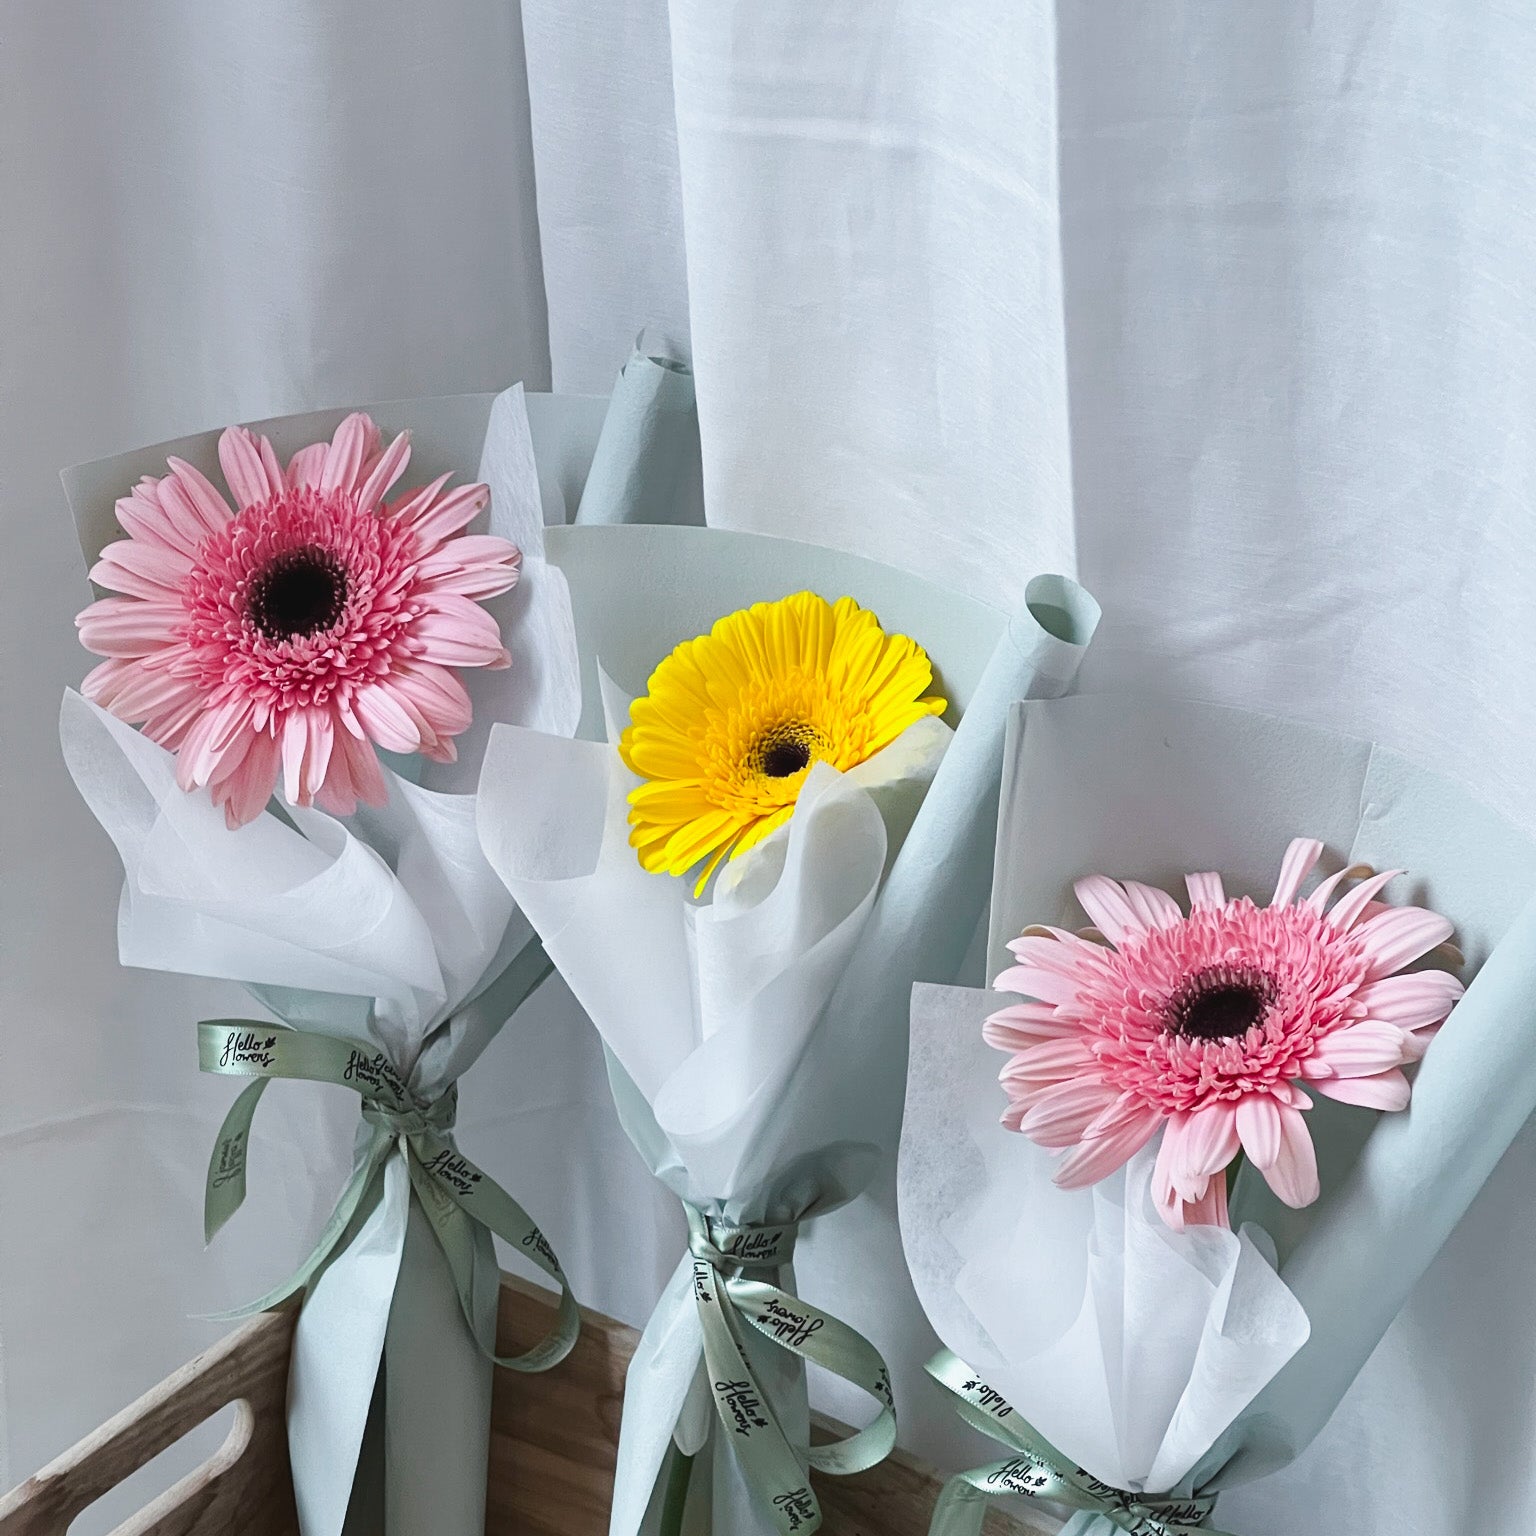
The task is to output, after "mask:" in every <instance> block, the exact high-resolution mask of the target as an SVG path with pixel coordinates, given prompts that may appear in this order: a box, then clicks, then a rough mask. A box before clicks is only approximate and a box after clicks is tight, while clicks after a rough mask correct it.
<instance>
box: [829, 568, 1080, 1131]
mask: <svg viewBox="0 0 1536 1536" xmlns="http://www.w3.org/2000/svg"><path fill="white" fill-rule="evenodd" d="M1099 613H1100V610H1099V605H1098V603H1097V602H1095V601H1094V599H1093V598H1092V597H1091V596H1090V595H1089V593H1088V592H1087V591H1085V590H1084V589H1083V588H1082V587H1080V586H1079V585H1078V584H1077V583H1076V582H1075V581H1072V580H1069V579H1068V578H1067V577H1065V576H1037V577H1035V579H1034V580H1033V581H1031V582H1030V584H1029V586H1028V588H1027V589H1026V593H1025V601H1024V605H1023V607H1022V608H1021V609H1020V610H1019V612H1018V613H1017V614H1016V615H1015V616H1014V617H1013V618H1012V619H1010V620H1009V622H1008V627H1007V629H1006V630H1005V631H1004V633H1003V637H1002V639H1001V640H1000V641H999V642H998V644H997V647H996V649H995V650H994V651H993V653H992V657H991V660H990V661H988V663H987V667H986V670H985V671H984V672H983V673H982V676H981V681H980V682H979V683H978V684H977V687H976V691H975V693H974V694H973V695H972V697H971V700H970V703H969V704H968V705H967V706H966V710H965V715H964V717H963V718H962V719H961V721H960V723H959V725H958V726H957V727H956V728H955V737H954V740H953V741H952V742H950V744H949V748H948V750H947V751H946V752H945V754H944V761H943V763H942V764H941V766H940V768H939V772H938V775H937V776H936V777H935V779H934V781H933V786H932V788H931V789H930V790H929V791H928V793H927V795H926V796H925V798H924V800H923V805H922V809H921V810H920V811H919V812H918V814H917V819H916V820H915V821H914V822H913V824H912V830H911V831H910V832H909V833H908V834H907V839H906V841H905V843H903V845H902V847H901V851H900V852H899V853H898V854H897V855H896V859H895V862H894V863H893V864H892V866H891V871H890V874H889V875H888V876H887V878H886V882H885V889H884V890H883V891H882V893H881V895H880V899H879V901H878V903H877V904H876V907H875V914H874V918H873V920H872V921H871V923H870V927H869V932H868V933H867V934H866V935H865V938H864V940H863V942H862V943H861V944H860V945H859V948H858V949H857V950H856V951H855V952H854V956H853V962H852V964H851V965H850V966H849V968H848V970H847V972H846V973H845V974H844V976H843V979H842V981H841V983H840V984H839V986H838V989H837V991H836V992H835V993H834V994H833V996H832V1001H831V1003H830V1004H829V1007H830V1008H831V1009H832V1010H834V1011H835V1010H837V1009H839V1008H854V1009H857V1010H858V1011H859V1012H860V1013H862V1014H863V1015H864V1016H865V1017H867V1018H870V1019H887V1020H891V1021H893V1022H892V1023H891V1025H890V1027H889V1029H888V1030H886V1031H884V1032H883V1033H882V1035H881V1040H880V1050H881V1055H882V1059H889V1056H894V1058H895V1061H896V1063H897V1064H899V1065H900V1066H901V1068H902V1070H901V1071H900V1072H897V1073H892V1074H890V1076H891V1078H892V1081H891V1082H889V1083H887V1084H885V1085H884V1086H885V1087H886V1088H888V1090H889V1092H888V1093H887V1094H886V1095H885V1097H886V1099H887V1100H888V1101H889V1102H888V1105H887V1108H888V1110H889V1112H890V1113H891V1114H893V1115H894V1114H897V1113H899V1111H900V1098H901V1091H902V1082H903V1080H904V1077H905V1060H906V1037H907V1030H906V1021H907V1009H908V998H909V994H910V992H911V989H912V984H913V982H916V981H943V982H948V981H953V980H954V979H955V976H956V973H957V972H958V971H959V969H960V966H961V964H962V962H963V961H964V959H965V954H966V950H967V949H968V948H969V947H970V944H971V941H972V939H973V938H974V937H975V934H976V930H977V927H978V925H979V924H980V922H981V917H982V913H983V912H984V911H985V909H986V904H987V896H988V892H989V891H990V890H991V885H992V856H993V849H994V844H995V842H996V837H997V794H998V786H999V784H1000V783H1001V781H1002V772H1003V751H1004V745H1005V742H1006V739H1007V734H1008V716H1009V712H1010V706H1011V705H1012V704H1013V702H1014V701H1015V700H1016V699H1049V698H1057V697H1059V696H1060V695H1061V694H1063V693H1065V692H1066V691H1067V689H1068V688H1069V687H1070V686H1071V684H1072V681H1073V679H1074V678H1075V677H1076V676H1077V669H1078V667H1079V665H1080V664H1081V662H1082V659H1083V654H1084V652H1085V650H1086V649H1087V646H1088V642H1089V641H1090V640H1091V639H1092V638H1093V633H1094V630H1095V629H1096V628H1097V627H1098V622H1099ZM887 1053H889V1056H888V1055H887Z"/></svg>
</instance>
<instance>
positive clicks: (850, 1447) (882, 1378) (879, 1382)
mask: <svg viewBox="0 0 1536 1536" xmlns="http://www.w3.org/2000/svg"><path fill="white" fill-rule="evenodd" d="M687 1213H688V1251H689V1252H690V1253H691V1254H692V1255H693V1296H694V1301H695V1303H696V1305H697V1306H698V1311H699V1322H700V1325H701V1327H702V1329H703V1335H704V1368H705V1370H706V1371H707V1372H708V1375H709V1386H710V1393H711V1396H712V1397H713V1399H714V1404H715V1411H716V1412H717V1413H718V1414H719V1416H720V1422H721V1424H722V1425H723V1426H724V1427H725V1431H726V1435H727V1443H728V1444H730V1445H731V1446H732V1447H733V1448H734V1450H735V1453H736V1457H737V1459H738V1461H739V1462H740V1463H741V1468H742V1471H743V1473H744V1474H745V1475H746V1478H747V1481H748V1483H749V1484H750V1485H751V1487H752V1489H753V1491H754V1493H756V1494H757V1495H758V1496H759V1497H760V1498H761V1500H762V1501H763V1505H764V1507H765V1508H766V1509H768V1510H769V1511H771V1513H772V1517H773V1522H774V1524H775V1525H776V1526H777V1527H778V1529H779V1530H780V1531H782V1532H783V1533H784V1536H791V1533H795V1532H799V1533H802V1536H810V1533H811V1532H812V1531H815V1530H816V1529H817V1528H818V1527H819V1526H820V1524H821V1506H820V1505H819V1504H818V1502H817V1500H816V1495H815V1494H814V1493H813V1492H812V1491H811V1487H810V1481H809V1479H808V1478H807V1476H806V1470H805V1467H804V1466H803V1465H802V1464H801V1461H800V1458H799V1456H798V1455H797V1454H796V1452H795V1450H794V1447H793V1446H791V1445H790V1443H789V1440H788V1438H787V1437H786V1436H785V1434H784V1431H783V1428H782V1427H781V1426H780V1424H779V1421H778V1419H777V1417H776V1416H775V1414H774V1411H773V1408H772V1406H771V1405H770V1404H769V1401H768V1398H767V1394H766V1393H765V1392H764V1390H763V1388H762V1386H761V1385H760V1383H759V1382H758V1380H757V1376H756V1374H755V1372H754V1371H753V1369H752V1364H751V1361H750V1360H749V1359H748V1357H747V1351H746V1348H745V1345H744V1338H745V1336H744V1335H743V1333H742V1331H741V1324H742V1323H743V1322H744V1321H745V1322H746V1323H749V1324H750V1325H751V1326H752V1327H753V1328H754V1329H756V1330H757V1332H758V1333H760V1334H762V1335H763V1336H764V1337H765V1338H767V1339H770V1340H771V1341H772V1342H773V1343H775V1344H777V1345H778V1346H779V1348H780V1349H785V1350H788V1351H790V1353H792V1354H794V1355H798V1356H799V1357H800V1358H801V1359H803V1360H810V1361H814V1362H815V1363H816V1364H817V1365H820V1366H823V1367H824V1368H825V1369H827V1370H829V1371H831V1372H833V1373H834V1374H835V1375H837V1376H841V1377H842V1379H843V1380H844V1381H847V1382H851V1383H852V1384H853V1385H854V1386H856V1387H862V1388H863V1389H864V1391H866V1392H868V1393H869V1395H870V1396H871V1397H873V1398H874V1399H875V1400H876V1401H877V1402H878V1403H879V1404H880V1414H879V1416H878V1417H877V1418H876V1419H875V1421H874V1422H873V1423H872V1424H870V1425H868V1426H867V1427H866V1428H864V1429H861V1430H859V1431H858V1432H857V1433H856V1434H853V1435H850V1436H849V1437H848V1438H847V1439H846V1440H837V1441H833V1442H831V1443H830V1444H827V1445H813V1446H812V1447H811V1448H810V1465H811V1466H812V1467H813V1468H814V1469H815V1470H816V1471H818V1472H825V1473H828V1474H830V1475H832V1476H838V1477H841V1476H846V1475H847V1474H849V1473H852V1472H863V1471H866V1470H867V1469H868V1468H870V1467H873V1466H875V1465H876V1464H877V1463H879V1462H881V1461H883V1460H884V1459H885V1458H886V1457H887V1456H888V1455H889V1454H890V1452H891V1449H892V1448H893V1447H894V1446H895V1444H896V1412H895V1407H894V1405H893V1402H892V1398H891V1379H890V1373H889V1371H887V1369H886V1366H885V1362H884V1360H882V1359H881V1358H880V1354H879V1351H878V1350H876V1348H875V1347H874V1345H873V1344H871V1343H870V1342H869V1340H868V1339H866V1338H865V1337H864V1336H863V1334H861V1333H858V1332H857V1331H856V1330H854V1329H852V1328H850V1327H849V1326H848V1325H847V1324H846V1323H843V1322H839V1321H838V1319H837V1318H835V1317H832V1316H831V1315H830V1314H828V1313H826V1312H823V1311H821V1310H820V1308H818V1307H813V1306H811V1305H810V1303H809V1302H805V1301H801V1300H800V1298H799V1297H798V1296H792V1295H791V1294H790V1293H789V1292H788V1291H784V1290H780V1289H779V1287H778V1286H776V1285H773V1284H771V1283H770V1282H769V1281H767V1280H762V1279H756V1280H754V1279H750V1278H748V1275H747V1273H746V1272H747V1271H756V1272H758V1273H762V1272H764V1271H774V1270H778V1269H780V1268H782V1267H783V1266H784V1265H785V1264H787V1263H789V1260H790V1256H791V1254H792V1253H793V1252H794V1246H795V1236H796V1232H797V1230H798V1229H797V1227H796V1225H795V1224H794V1223H786V1224H785V1225H782V1226H743V1227H735V1226H730V1225H728V1224H726V1223H724V1222H720V1221H714V1220H711V1219H710V1218H709V1217H707V1216H704V1215H703V1214H702V1213H700V1212H699V1211H696V1210H694V1209H693V1208H692V1207H691V1206H689V1207H687Z"/></svg>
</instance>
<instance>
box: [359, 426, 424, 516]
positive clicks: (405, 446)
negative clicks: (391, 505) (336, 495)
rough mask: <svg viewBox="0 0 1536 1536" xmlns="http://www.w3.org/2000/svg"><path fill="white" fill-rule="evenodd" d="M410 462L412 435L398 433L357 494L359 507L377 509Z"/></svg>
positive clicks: (380, 456)
mask: <svg viewBox="0 0 1536 1536" xmlns="http://www.w3.org/2000/svg"><path fill="white" fill-rule="evenodd" d="M410 460H411V434H410V433H409V432H398V433H396V434H395V438H394V440H393V441H392V442H391V443H390V445H389V447H387V448H386V449H385V450H384V451H383V453H381V454H380V455H379V458H378V462H377V463H376V464H374V466H373V468H372V469H370V470H369V472H368V478H367V479H366V480H364V481H363V487H362V489H361V490H360V491H359V492H358V493H357V502H358V505H359V506H361V507H375V506H377V505H378V504H379V503H380V502H381V501H383V500H384V497H385V495H386V494H387V493H388V491H389V488H390V486H392V485H393V484H394V483H395V481H396V480H398V479H399V478H400V476H401V475H403V474H404V473H405V466H406V465H407V464H409V463H410Z"/></svg>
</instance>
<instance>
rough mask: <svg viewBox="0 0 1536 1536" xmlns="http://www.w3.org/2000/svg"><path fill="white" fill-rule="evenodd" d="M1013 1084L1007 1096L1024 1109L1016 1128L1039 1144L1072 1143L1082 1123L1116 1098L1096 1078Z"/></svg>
mask: <svg viewBox="0 0 1536 1536" xmlns="http://www.w3.org/2000/svg"><path fill="white" fill-rule="evenodd" d="M1012 1086H1013V1087H1014V1089H1015V1090H1016V1091H1014V1092H1012V1093H1010V1097H1011V1098H1012V1099H1013V1100H1014V1101H1015V1102H1016V1103H1021V1104H1024V1105H1025V1109H1026V1112H1025V1115H1024V1118H1023V1120H1022V1121H1021V1122H1020V1125H1019V1129H1020V1130H1021V1131H1023V1133H1024V1134H1025V1135H1026V1136H1028V1137H1029V1139H1030V1140H1031V1141H1037V1142H1039V1143H1040V1145H1041V1146H1042V1147H1067V1146H1071V1145H1072V1143H1073V1142H1075V1141H1077V1140H1078V1139H1079V1138H1080V1137H1081V1136H1082V1134H1083V1129H1084V1127H1085V1126H1087V1125H1088V1123H1089V1122H1090V1121H1091V1120H1093V1119H1094V1118H1095V1117H1096V1116H1097V1115H1098V1114H1099V1113H1100V1112H1101V1111H1102V1110H1103V1109H1104V1108H1105V1106H1106V1105H1109V1104H1112V1103H1113V1102H1114V1099H1115V1095H1114V1093H1113V1091H1112V1090H1110V1089H1109V1088H1106V1087H1105V1086H1104V1084H1103V1083H1101V1082H1099V1081H1098V1080H1097V1079H1096V1078H1074V1079H1072V1080H1071V1081H1070V1082H1065V1083H1051V1084H1049V1085H1048V1086H1046V1087H1044V1088H1034V1087H1031V1086H1030V1085H1027V1084H1015V1085H1012Z"/></svg>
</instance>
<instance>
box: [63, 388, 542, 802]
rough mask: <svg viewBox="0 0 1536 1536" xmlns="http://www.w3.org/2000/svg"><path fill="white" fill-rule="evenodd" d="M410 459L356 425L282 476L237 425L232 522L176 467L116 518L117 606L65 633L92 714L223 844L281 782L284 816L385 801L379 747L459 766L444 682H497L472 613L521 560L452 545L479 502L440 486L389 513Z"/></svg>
mask: <svg viewBox="0 0 1536 1536" xmlns="http://www.w3.org/2000/svg"><path fill="white" fill-rule="evenodd" d="M409 458H410V439H409V434H407V433H404V432H402V433H401V434H400V435H399V436H398V437H396V438H395V439H394V440H393V441H392V442H390V443H389V444H388V445H387V446H386V445H385V444H384V443H383V441H382V439H381V436H380V433H379V429H378V428H377V427H376V426H375V425H374V424H373V422H372V421H371V420H370V419H369V418H368V417H367V416H365V415H362V414H360V413H359V414H354V415H351V416H348V417H347V419H346V420H345V421H344V422H342V424H341V425H340V426H339V427H338V428H337V429H336V435H335V436H334V437H333V438H332V440H331V441H330V442H329V443H313V444H311V445H310V446H309V447H307V448H303V449H301V450H300V451H299V452H298V453H296V454H295V455H294V456H293V458H292V459H291V460H290V461H289V464H288V467H287V469H286V470H284V469H283V468H282V466H281V465H280V464H279V463H278V460H277V455H276V453H274V452H273V449H272V445H271V444H270V443H269V442H268V441H267V439H266V438H264V437H258V436H256V435H255V434H253V433H251V432H250V431H248V430H247V429H246V428H244V427H230V428H229V429H228V430H227V431H226V432H225V433H224V434H223V436H222V437H221V438H220V439H219V463H220V464H221V465H222V466H223V470H224V477H225V479H226V481H227V482H228V484H229V489H230V491H231V493H232V494H233V496H234V501H235V509H234V510H231V508H230V506H229V503H228V502H227V501H226V500H225V498H224V497H223V496H222V495H221V494H220V492H219V491H218V490H217V489H216V487H215V486H214V485H213V484H212V482H211V481H209V480H208V478H207V477H206V476H205V475H203V474H202V473H201V472H200V471H198V470H196V469H194V468H193V467H192V465H190V464H188V463H186V462H184V461H183V460H181V459H174V458H173V459H171V460H170V461H169V471H170V472H169V473H168V474H167V475H166V476H165V477H164V478H163V479H158V480H157V479H154V478H152V477H146V478H145V479H143V480H141V481H140V482H139V483H138V485H136V486H135V487H134V488H133V491H132V492H131V493H130V494H129V495H128V496H125V497H123V499H122V500H120V501H119V502H118V503H117V519H118V522H119V523H120V524H121V525H122V527H123V529H124V531H125V532H126V533H127V534H128V537H127V538H126V539H120V540H118V541H117V542H116V543H114V544H109V545H108V546H107V548H106V549H105V550H104V551H103V552H102V556H101V559H100V560H99V561H98V562H97V564H96V566H95V568H94V569H93V570H92V571H91V579H92V580H93V581H95V582H96V583H97V584H98V585H100V586H103V587H106V588H108V589H109V590H111V591H113V592H116V593H120V594H122V595H121V596H117V597H106V598H103V599H101V600H100V601H99V602H95V603H92V604H91V606H90V607H89V608H87V609H86V610H85V611H84V612H83V613H82V614H81V615H80V616H79V618H78V619H77V620H76V623H77V624H78V626H79V629H80V639H81V641H82V642H83V643H84V645H85V646H86V647H87V648H88V649H90V650H92V651H95V652H96V653H97V655H99V656H105V657H106V658H107V660H105V661H104V662H102V663H101V665H100V666H98V667H96V668H95V669H94V670H93V671H92V672H91V674H90V675H89V676H88V677H87V678H86V680H85V683H84V692H85V696H86V697H87V698H88V699H91V700H92V701H94V702H95V703H97V704H100V705H101V706H102V707H103V708H105V709H109V710H111V711H112V713H113V714H115V715H118V716H120V717H121V718H122V719H124V720H127V721H128V722H129V723H130V724H134V725H142V726H143V728H144V732H145V734H146V735H147V736H149V737H150V738H151V739H152V740H154V741H157V742H159V743H160V744H161V746H164V747H167V748H169V749H170V750H171V751H173V752H175V753H176V755H177V762H176V776H177V780H178V782H179V783H180V784H181V786H182V788H183V789H188V790H190V789H193V788H200V787H203V786H207V787H208V788H209V789H210V790H211V792H212V794H213V798H214V801H215V803H216V804H219V805H221V806H223V808H224V813H225V816H226V818H227V819H228V821H229V824H230V826H231V827H237V826H240V825H242V824H243V823H245V822H247V821H250V820H251V819H252V818H253V817H255V816H257V815H259V814H260V813H261V810H262V807H263V806H265V804H266V803H267V799H268V797H269V796H270V795H271V794H272V791H273V788H274V786H275V785H276V783H277V780H278V778H279V775H281V778H282V782H283V790H284V793H285V794H286V796H287V798H288V799H289V800H290V801H291V802H292V803H294V804H296V805H310V804H315V803H317V804H319V805H321V806H322V807H324V808H325V809H326V810H329V811H333V812H335V813H337V814H339V815H346V814H348V813H349V812H351V811H353V810H355V809H356V806H357V802H358V801H359V800H364V801H368V802H370V803H372V804H378V803H380V802H382V801H383V799H384V798H385V793H386V791H385V785H384V777H383V774H382V772H381V770H380V768H379V763H378V759H377V757H376V755H375V746H379V747H383V748H385V749H387V750H389V751H393V752H422V753H425V754H426V755H427V756H428V757H431V758H434V759H436V760H437V761H439V762H451V761H452V760H453V757H454V745H453V738H454V737H455V736H456V735H458V733H459V732H461V731H462V730H464V729H465V727H467V726H468V725H469V722H470V703H469V695H468V693H467V692H466V690H465V688H464V685H463V683H462V682H461V681H460V680H459V678H458V676H457V672H456V670H455V669H457V668H460V667H504V666H507V665H508V664H509V661H510V658H509V656H508V654H507V651H506V648H505V647H504V646H503V645H502V643H501V635H500V633H499V631H498V630H497V627H496V623H495V620H494V619H492V617H491V616H490V615H489V614H488V613H487V612H486V611H485V610H484V609H483V608H481V607H480V606H478V602H477V599H483V598H488V597H493V596H495V595H496V594H497V593H499V592H505V591H507V590H508V589H509V588H511V587H513V586H514V585H515V584H516V582H517V577H518V570H519V566H520V564H521V561H522V556H521V555H520V554H519V552H518V550H517V548H516V546H515V545H512V544H509V543H508V542H507V541H506V540H505V539H498V538H492V537H489V536H457V537H456V535H458V534H459V530H460V529H462V528H463V527H464V526H465V525H466V524H467V523H468V522H469V521H470V520H471V519H472V518H473V517H474V516H475V514H476V513H477V512H479V511H480V509H481V508H482V507H484V506H485V504H486V501H487V499H488V497H489V492H488V490H487V488H486V487H485V486H483V485H465V486H459V487H458V488H457V489H455V490H451V491H449V490H445V489H444V487H445V486H446V484H447V481H448V479H449V477H448V476H447V475H443V476H442V477H441V478H439V479H437V480H434V481H433V482H432V483H431V484H430V485H426V486H422V487H421V488H420V489H418V490H413V491H407V492H406V493H405V494H403V495H402V496H400V497H399V498H398V499H397V500H395V501H393V502H387V503H386V502H385V500H384V497H385V495H386V494H387V493H388V491H389V489H390V487H391V486H393V485H394V483H395V481H396V480H398V479H399V477H400V475H401V474H402V473H403V472H404V470H405V467H406V463H407V461H408V460H409Z"/></svg>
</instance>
